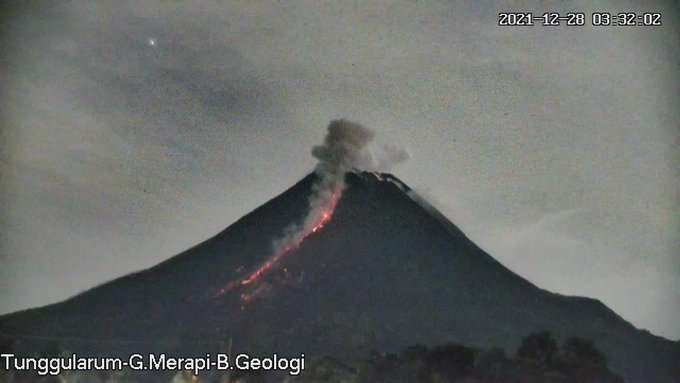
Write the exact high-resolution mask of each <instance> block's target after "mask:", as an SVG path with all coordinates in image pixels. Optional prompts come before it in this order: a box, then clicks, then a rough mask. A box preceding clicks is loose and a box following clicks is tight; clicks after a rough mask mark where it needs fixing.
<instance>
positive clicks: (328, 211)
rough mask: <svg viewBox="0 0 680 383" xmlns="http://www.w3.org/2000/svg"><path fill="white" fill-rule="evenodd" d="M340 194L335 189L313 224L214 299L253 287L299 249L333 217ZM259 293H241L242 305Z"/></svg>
mask: <svg viewBox="0 0 680 383" xmlns="http://www.w3.org/2000/svg"><path fill="white" fill-rule="evenodd" d="M341 194H342V190H341V188H339V187H338V188H336V189H335V191H333V193H332V194H331V195H330V196H329V197H328V201H326V203H324V204H323V208H322V210H321V211H320V212H319V213H317V214H315V216H316V217H315V218H314V219H313V220H312V221H311V222H312V223H313V224H307V225H305V227H303V228H302V230H301V231H300V232H299V233H298V234H297V235H295V236H294V237H292V238H291V239H289V240H288V241H287V243H285V244H284V245H283V246H282V247H280V248H279V250H278V251H276V252H275V253H274V255H272V256H271V257H270V258H269V259H267V261H265V262H264V263H263V264H262V265H261V266H260V267H258V268H257V269H256V270H255V271H253V272H251V273H250V274H248V275H247V276H246V277H244V278H242V279H240V280H235V281H231V282H229V283H228V284H227V286H226V287H224V288H222V289H220V290H218V291H217V294H216V295H215V297H219V296H221V295H224V294H225V293H227V292H229V291H231V290H233V289H235V288H237V287H239V286H244V287H245V286H248V285H255V284H256V283H257V282H258V281H259V280H260V279H261V278H262V276H264V275H265V274H267V273H268V272H269V271H271V270H272V269H274V267H275V266H276V265H277V264H278V263H279V262H280V261H281V259H283V258H284V257H285V256H287V255H288V254H290V253H291V252H292V251H293V250H295V249H297V248H298V247H300V245H301V244H302V242H303V241H304V240H305V239H307V237H309V236H310V235H312V234H314V233H317V232H319V231H320V230H321V229H323V228H324V226H326V224H327V223H328V222H329V221H330V220H331V218H332V217H333V213H334V212H335V207H336V206H337V204H338V201H339V200H340V195H341ZM259 291H261V289H259V288H255V290H254V291H252V292H243V293H241V301H242V302H243V303H248V302H249V301H250V300H252V298H253V297H254V296H255V295H256V294H257V293H258V292H259Z"/></svg>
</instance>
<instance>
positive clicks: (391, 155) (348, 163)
mask: <svg viewBox="0 0 680 383" xmlns="http://www.w3.org/2000/svg"><path fill="white" fill-rule="evenodd" d="M374 137H375V133H374V132H373V131H372V130H371V129H368V128H367V127H365V126H363V125H361V124H359V123H356V122H352V121H348V120H333V121H331V122H330V124H328V132H327V133H326V137H325V138H324V141H323V143H322V144H321V145H317V146H315V147H313V148H312V156H314V157H315V158H316V159H318V160H319V162H318V163H317V165H316V169H315V173H316V175H317V176H318V177H319V179H318V180H317V182H316V183H315V184H314V185H313V187H312V194H311V195H310V197H309V212H308V213H307V216H306V217H305V219H304V221H303V223H302V224H301V225H291V226H289V227H288V228H287V229H286V230H285V233H284V235H283V236H282V237H281V238H280V239H278V240H276V241H274V251H275V252H280V251H282V250H284V251H285V250H286V249H288V248H290V247H295V246H297V245H299V243H300V242H301V241H302V240H303V239H304V238H305V237H306V236H308V235H310V234H311V233H314V232H316V231H317V230H319V229H321V228H322V227H323V226H324V225H325V224H326V223H327V222H328V221H329V220H330V219H331V217H332V215H333V212H334V211H335V206H336V205H337V203H338V201H339V200H340V197H341V196H342V192H343V190H344V188H345V173H347V172H349V171H352V170H354V169H357V170H371V171H373V170H382V169H389V168H391V167H392V166H393V165H395V164H397V163H399V162H402V161H404V160H406V159H408V157H409V156H408V153H407V152H406V151H405V150H404V149H401V148H398V147H396V146H384V147H383V148H382V151H381V152H380V156H378V159H377V160H375V159H374V157H373V155H372V154H371V152H370V151H369V150H368V145H369V144H370V143H371V142H372V141H373V138H374Z"/></svg>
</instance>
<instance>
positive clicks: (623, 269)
mask: <svg viewBox="0 0 680 383" xmlns="http://www.w3.org/2000/svg"><path fill="white" fill-rule="evenodd" d="M6 3H8V4H6V5H5V6H4V9H3V11H2V12H3V13H2V17H3V18H4V20H3V24H2V26H1V27H0V28H2V29H0V44H2V45H1V47H2V48H1V49H0V69H1V71H0V84H1V85H0V124H1V125H0V128H1V130H0V161H1V162H0V177H2V178H1V180H0V181H1V183H0V207H1V209H2V214H0V262H1V266H0V291H2V293H1V294H0V313H6V312H10V311H14V310H18V309H23V308H28V307H34V306H37V305H43V304H47V303H52V302H56V301H59V300H62V299H65V298H67V297H69V296H71V295H73V294H75V293H78V292H81V291H83V290H85V289H87V288H89V287H92V286H94V285H96V284H99V283H102V282H104V281H107V280H110V279H112V278H114V277H117V276H120V275H123V274H126V273H129V272H131V271H135V270H139V269H141V268H145V267H149V266H152V265H154V264H156V263H158V262H160V261H162V260H165V259H167V258H168V257H170V256H172V255H174V254H176V253H178V252H180V251H182V250H184V249H186V248H188V247H190V246H193V245H194V244H196V243H198V242H200V241H202V240H204V239H206V238H208V237H211V236H213V235H214V234H216V233H217V232H219V231H220V230H222V229H223V228H225V227H226V226H228V225H229V224H231V223H232V222H234V221H235V220H236V219H238V218H239V217H241V216H242V215H244V214H246V213H248V212H249V211H251V210H252V209H254V208H256V207H257V206H259V205H261V204H263V203H264V202H266V201H267V200H269V199H270V198H273V197H274V196H275V195H277V194H278V193H280V192H282V191H283V190H285V189H286V188H288V187H289V186H291V185H292V184H293V183H295V182H296V181H298V180H299V179H300V178H301V177H303V176H304V175H305V174H307V173H308V172H309V171H311V170H312V169H313V167H314V163H315V160H314V159H313V158H312V156H311V155H310V149H311V147H312V146H313V145H315V144H317V143H318V142H320V141H321V140H322V139H323V136H324V134H325V127H326V125H327V124H328V122H329V121H330V120H331V119H334V118H341V117H344V118H349V119H352V120H356V121H358V122H361V123H362V124H364V125H366V126H368V127H370V128H371V129H373V130H375V131H376V134H377V137H376V141H377V142H376V143H375V147H376V148H377V150H379V148H380V146H381V145H394V146H397V147H403V148H405V149H406V150H408V152H409V154H410V157H411V158H410V160H409V161H407V162H406V163H404V164H402V165H400V166H399V167H397V168H395V169H394V170H393V172H394V173H395V174H396V175H397V176H398V177H400V178H401V179H402V180H403V181H404V182H406V183H407V184H408V185H410V186H411V187H413V188H414V189H416V190H417V191H419V192H420V193H421V194H422V195H424V196H425V197H426V198H428V199H430V200H431V202H432V203H433V204H434V205H435V206H436V207H438V208H439V209H440V210H441V211H442V212H443V213H444V214H445V215H447V216H448V217H449V218H450V219H451V220H452V221H453V222H454V223H456V224H457V225H458V226H459V227H460V228H461V229H462V230H463V231H464V232H466V233H467V234H468V235H469V236H470V237H471V238H472V239H473V240H474V241H475V242H476V243H477V244H478V245H480V246H481V247H482V248H484V249H485V250H487V251H488V252H490V253H491V254H492V255H493V256H494V257H496V258H497V259H498V260H499V261H501V262H502V263H503V264H505V265H506V266H508V267H509V268H510V269H512V270H513V271H515V272H517V273H518V274H520V275H522V276H524V277H526V278H528V279H529V280H531V281H532V282H534V283H535V284H537V285H539V286H541V287H543V288H546V289H549V290H552V291H556V292H560V293H564V294H577V295H586V296H591V297H595V298H598V299H600V300H602V301H603V302H604V303H605V304H607V305H608V306H609V307H611V308H612V309H614V310H615V311H616V312H617V313H619V314H620V315H621V316H623V317H624V318H625V319H627V320H629V321H630V322H632V323H633V324H634V325H636V326H638V327H643V328H647V329H649V330H650V331H652V332H653V333H655V334H659V335H663V336H666V337H669V338H672V339H679V338H680V320H678V319H680V259H679V256H680V235H679V233H680V230H679V229H680V195H679V194H678V190H680V172H679V171H678V169H679V168H680V155H679V151H678V149H677V147H678V145H679V144H680V127H679V125H678V121H680V108H678V107H679V106H680V93H679V92H678V85H679V84H678V79H679V78H680V73H679V72H680V33H679V32H680V28H679V27H678V23H677V21H678V20H680V17H678V15H679V10H678V6H677V2H672V1H667V2H661V1H644V2H643V1H638V2H635V1H625V2H621V1H612V2H607V1H599V2H598V4H597V8H593V7H592V2H590V1H540V2H531V1H513V2H508V3H506V4H505V5H504V8H503V9H502V10H506V11H507V10H534V11H535V12H539V13H541V12H543V11H562V12H566V11H572V10H576V11H583V12H591V11H593V10H607V11H611V12H618V11H623V10H636V11H640V12H641V11H650V10H654V11H658V12H661V13H662V14H663V21H664V23H665V25H664V26H663V27H656V28H652V27H647V28H645V27H629V28H626V27H613V26H612V27H600V28H594V27H592V26H585V27H555V28H550V27H542V26H534V27H499V26H497V15H498V12H499V10H500V9H498V8H497V5H496V2H495V1H475V2H462V1H461V2H451V1H435V0H433V1H383V0H379V1H370V2H360V1H346V2H337V1H317V0H313V1H311V0H310V1H281V2H265V1H250V0H248V1H245V0H243V1H227V0H206V1H189V0H165V1H103V0H102V1H85V0H72V1H41V0H36V1H7V2H6ZM13 3H16V4H13ZM17 4H21V5H17ZM537 4H540V6H537Z"/></svg>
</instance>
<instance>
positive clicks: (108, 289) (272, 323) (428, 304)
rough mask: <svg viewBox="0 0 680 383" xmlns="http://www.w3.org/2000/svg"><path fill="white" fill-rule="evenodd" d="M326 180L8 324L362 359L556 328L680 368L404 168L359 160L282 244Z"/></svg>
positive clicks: (623, 369) (69, 342)
mask: <svg viewBox="0 0 680 383" xmlns="http://www.w3.org/2000/svg"><path fill="white" fill-rule="evenodd" d="M317 181H318V177H317V176H316V175H315V174H310V175H309V176H307V177H305V178H304V179H302V180H301V181H300V182H298V183H297V184H296V185H294V186H293V187H291V188H290V189H289V190H287V191H286V192H284V193H283V194H281V195H279V196H278V197H276V198H274V199H272V200H271V201H269V202H267V203H266V204H264V205H263V206H261V207H259V208H257V209H256V210H254V211H253V212H251V213H250V214H248V215H246V216H244V217H243V218H241V219H240V220H238V221H237V222H236V223H234V224H233V225H231V226H229V227H228V228H227V229H225V230H224V231H222V232H221V233H219V234H217V235H216V236H215V237H213V238H211V239H209V240H207V241H205V242H203V243H201V244H199V245H197V246H195V247H193V248H191V249H189V250H187V251H185V252H183V253H181V254H179V255H177V256H175V257H173V258H170V259H168V260H167V261H165V262H163V263H161V264H159V265H157V266H155V267H152V268H150V269H147V270H144V271H140V272H138V273H135V274H131V275H128V276H125V277H122V278H119V279H116V280H114V281H111V282H109V283H106V284H104V285H101V286H99V287H96V288H93V289H91V290H89V291H87V292H85V293H82V294H80V295H78V296H75V297H73V298H71V299H69V300H67V301H64V302H62V303H58V304H55V305H51V306H46V307H43V308H38V309H32V310H26V311H22V312H18V313H14V314H10V315H6V316H4V317H2V318H0V332H1V333H2V334H5V335H7V334H12V336H13V337H15V338H16V339H17V342H16V344H15V347H16V348H17V349H18V350H21V349H22V348H23V349H30V348H31V347H36V342H38V341H40V340H47V339H58V340H60V343H61V344H63V347H64V348H66V349H68V350H72V351H80V352H81V353H82V352H104V353H106V354H113V353H127V352H144V351H154V350H155V351H162V350H166V349H167V347H169V345H174V346H177V347H180V348H182V349H185V350H187V349H193V350H198V351H205V350H212V349H214V347H216V346H215V345H216V344H217V343H218V342H220V341H224V342H229V344H231V347H232V349H233V350H237V351H239V352H246V351H247V352H252V353H258V354H264V355H266V354H271V353H272V352H277V353H279V354H289V355H297V354H299V353H300V352H304V353H305V354H306V356H307V357H308V358H312V357H314V356H323V355H329V356H333V357H338V358H346V357H352V356H355V355H356V354H357V353H358V352H363V351H366V352H368V351H371V350H376V351H392V350H401V349H404V348H406V347H408V346H411V345H414V344H425V345H438V344H442V343H445V342H457V343H462V344H466V345H472V346H478V347H483V348H490V347H503V348H505V349H506V350H508V351H512V350H514V348H516V347H517V345H518V344H519V341H520V340H521V338H522V337H524V336H526V335H527V334H529V333H532V332H536V331H543V330H549V331H552V332H553V333H554V334H556V335H557V336H558V337H568V336H581V337H585V338H588V339H591V340H593V341H594V342H595V345H596V346H597V347H598V348H599V349H600V350H603V351H604V352H605V354H606V355H607V357H608V359H609V365H610V367H611V368H612V370H613V371H615V372H616V373H618V374H620V375H622V376H623V377H624V378H625V379H626V381H627V382H640V383H642V382H668V383H670V382H677V380H674V379H677V375H676V374H677V363H678V361H680V345H679V344H678V343H676V342H671V341H668V340H665V339H663V338H660V337H656V336H654V335H652V334H650V333H648V332H646V331H642V330H638V329H636V328H634V327H633V326H632V325H631V324H629V323H627V322H626V321H625V320H623V319H622V318H621V317H619V316H618V315H617V314H615V313H614V312H613V311H612V310H610V309H608V308H607V307H606V306H605V305H603V304H602V303H600V302H599V301H597V300H594V299H589V298H581V297H570V296H563V295H559V294H554V293H551V292H548V291H545V290H542V289H540V288H538V287H536V286H534V285H533V284H531V283H530V282H528V281H527V280H525V279H523V278H522V277H520V276H518V275H516V274H514V273H513V272H511V271H510V270H508V269H507V268H505V267H504V266H503V265H501V264H500V263H499V262H497V261H496V260H495V259H494V258H492V257H491V256H490V255H489V254H487V253H486V252H484V251H483V250H482V249H480V248H479V247H477V246H476V245H475V244H474V243H472V242H471V241H470V240H469V239H468V238H467V237H466V236H465V235H464V234H463V232H462V231H461V230H459V229H458V228H457V227H456V226H455V225H454V224H452V223H451V222H450V221H449V220H447V219H446V218H445V217H444V216H443V215H442V214H440V213H439V212H437V211H436V210H435V209H433V208H432V207H431V206H429V205H428V204H427V203H426V202H424V201H423V200H422V199H421V198H419V197H418V196H417V195H416V194H415V193H413V192H412V191H411V190H410V189H409V188H408V187H407V186H406V185H405V184H404V183H402V182H401V181H399V180H398V179H397V178H395V177H394V176H392V175H389V174H379V173H369V172H352V173H347V174H346V176H345V185H346V187H345V189H344V192H343V193H342V195H341V196H339V199H337V200H335V201H334V202H333V206H332V211H329V213H330V214H328V215H324V216H323V219H322V221H320V223H319V225H317V227H314V229H313V230H312V231H310V232H308V233H305V235H303V236H301V237H299V240H298V241H296V242H294V243H292V244H289V245H288V246H287V247H284V248H281V249H278V250H276V251H273V250H272V241H273V240H275V239H276V238H278V237H280V235H281V233H282V232H284V230H285V228H286V227H288V226H289V225H290V224H291V222H300V221H301V220H303V219H304V217H305V216H306V214H307V213H308V209H309V201H308V197H309V195H310V193H311V192H312V188H313V185H314V184H315V183H316V182H317ZM546 256H549V255H546ZM674 377H675V378H674Z"/></svg>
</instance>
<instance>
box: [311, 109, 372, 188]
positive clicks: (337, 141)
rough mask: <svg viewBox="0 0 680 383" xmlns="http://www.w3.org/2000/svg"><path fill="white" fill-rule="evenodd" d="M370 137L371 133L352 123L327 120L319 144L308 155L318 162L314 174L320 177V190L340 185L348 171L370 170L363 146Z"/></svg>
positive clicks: (368, 159)
mask: <svg viewBox="0 0 680 383" xmlns="http://www.w3.org/2000/svg"><path fill="white" fill-rule="evenodd" d="M374 136H375V134H374V133H373V131H372V130H370V129H368V128H366V127H364V126H363V125H360V124H358V123H356V122H351V121H347V120H335V121H331V123H330V124H328V133H327V134H326V138H325V139H324V142H323V145H319V146H315V147H314V148H312V156H314V157H315V158H316V159H318V160H319V163H318V164H317V165H316V170H315V171H316V174H317V175H318V176H319V177H320V181H319V183H318V184H317V186H318V187H319V188H320V190H323V189H324V188H327V187H328V188H331V189H332V188H334V187H337V186H341V185H342V184H344V179H345V173H347V172H348V171H350V170H352V168H358V169H362V168H369V167H372V158H371V155H370V153H369V152H368V150H366V146H367V145H368V144H369V143H370V142H371V141H372V140H373V137H374Z"/></svg>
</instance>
